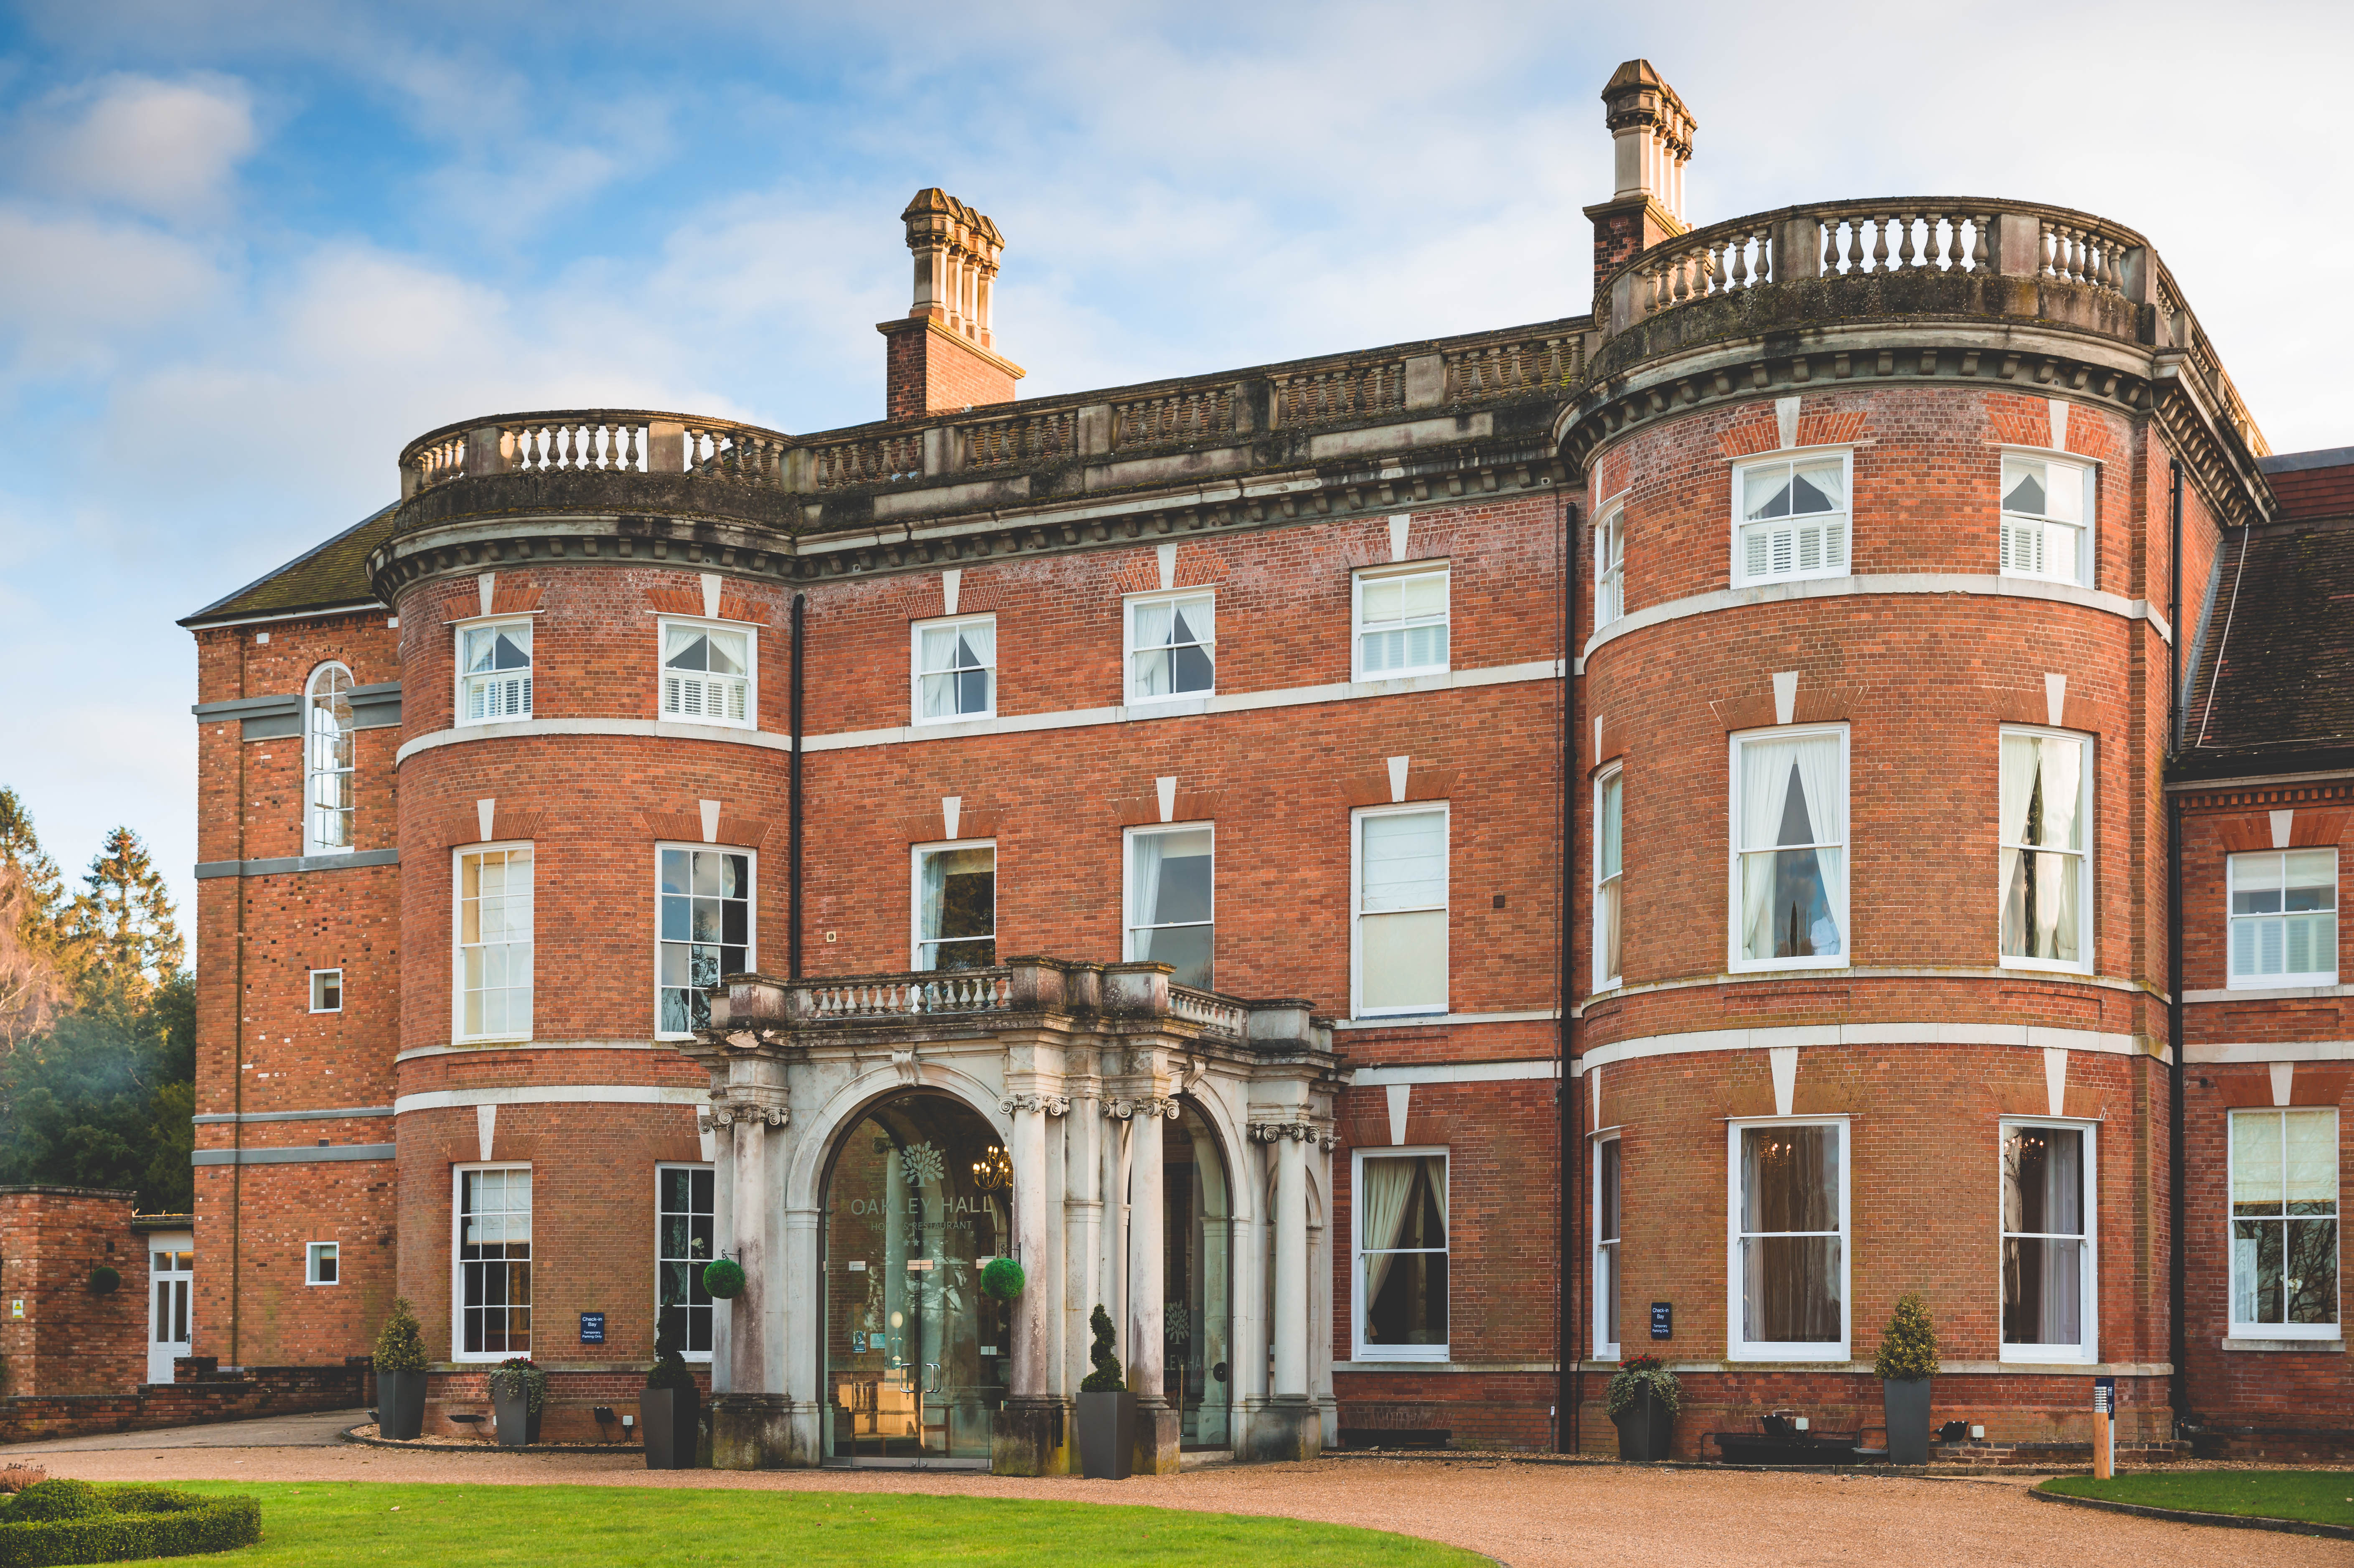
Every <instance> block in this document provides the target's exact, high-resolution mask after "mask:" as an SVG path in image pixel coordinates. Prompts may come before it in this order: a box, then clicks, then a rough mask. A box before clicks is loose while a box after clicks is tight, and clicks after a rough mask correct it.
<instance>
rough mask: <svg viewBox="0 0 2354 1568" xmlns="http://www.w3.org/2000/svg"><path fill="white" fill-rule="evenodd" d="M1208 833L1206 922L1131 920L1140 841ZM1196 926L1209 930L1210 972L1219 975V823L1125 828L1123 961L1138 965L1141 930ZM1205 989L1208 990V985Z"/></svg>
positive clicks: (1121, 915)
mask: <svg viewBox="0 0 2354 1568" xmlns="http://www.w3.org/2000/svg"><path fill="white" fill-rule="evenodd" d="M1192 832H1205V833H1208V834H1209V835H1210V917H1209V918H1208V919H1207V920H1171V921H1165V922H1154V923H1152V924H1150V925H1143V926H1140V925H1136V924H1134V923H1132V922H1131V921H1130V919H1129V916H1130V915H1132V914H1133V913H1134V912H1135V905H1134V903H1133V901H1132V895H1133V893H1134V889H1135V884H1136V843H1137V841H1138V840H1139V839H1147V838H1163V837H1166V836H1168V835H1169V834H1171V833H1192ZM1195 926H1206V927H1209V928H1210V973H1211V976H1212V978H1213V979H1214V978H1215V977H1216V975H1217V972H1218V824H1217V823H1216V821H1190V822H1148V823H1145V824H1143V825H1141V826H1138V827H1132V828H1125V829H1122V830H1121V832H1120V835H1119V927H1120V928H1119V950H1120V955H1121V958H1122V960H1123V961H1125V962H1128V963H1131V964H1132V963H1137V962H1140V961H1141V960H1140V959H1138V957H1137V952H1136V948H1137V941H1136V934H1137V933H1138V932H1139V931H1175V930H1182V929H1188V928H1190V927H1195ZM1202 989H1204V990H1205V991H1206V990H1209V989H1211V988H1210V987H1208V986H1204V987H1203V988H1202Z"/></svg>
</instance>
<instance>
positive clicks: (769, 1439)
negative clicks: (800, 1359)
mask: <svg viewBox="0 0 2354 1568" xmlns="http://www.w3.org/2000/svg"><path fill="white" fill-rule="evenodd" d="M725 1073H726V1080H725V1082H724V1083H722V1084H719V1085H715V1086H714V1087H713V1089H712V1094H711V1120H712V1125H713V1128H714V1130H715V1131H716V1132H717V1133H719V1134H720V1135H721V1137H720V1142H721V1146H722V1156H723V1160H724V1162H725V1163H724V1166H723V1169H722V1171H721V1172H720V1179H721V1181H724V1182H725V1183H726V1186H727V1188H728V1203H727V1208H728V1219H729V1222H730V1224H729V1227H728V1229H727V1231H726V1232H725V1233H723V1234H722V1236H721V1239H720V1242H719V1249H720V1251H721V1253H722V1254H723V1255H728V1256H732V1257H733V1258H734V1259H735V1260H736V1262H737V1265H738V1266H741V1267H742V1269H743V1270H744V1293H743V1294H742V1295H740V1296H738V1297H737V1298H736V1299H735V1301H734V1302H733V1303H732V1304H731V1305H730V1307H729V1309H728V1335H727V1359H728V1365H727V1372H728V1376H727V1384H728V1387H727V1392H726V1393H724V1394H720V1395H718V1396H716V1397H715V1398H714V1399H713V1400H712V1402H711V1463H712V1467H714V1468H715V1469H722V1470H752V1469H766V1468H773V1467H779V1466H785V1465H797V1464H813V1463H815V1462H816V1460H815V1456H814V1455H811V1454H807V1453H805V1452H804V1451H803V1449H802V1447H801V1445H799V1444H798V1443H797V1442H796V1441H795V1436H794V1433H793V1431H792V1425H791V1420H790V1413H791V1405H792V1401H791V1399H790V1396H788V1394H787V1393H786V1392H785V1353H784V1352H785V1288H784V1284H785V1277H784V1264H785V1259H784V1257H783V1255H782V1251H781V1240H780V1238H779V1236H778V1234H777V1224H776V1216H777V1214H778V1213H779V1210H780V1209H781V1208H782V1207H783V1199H784V1192H783V1181H784V1172H783V1163H784V1157H783V1156H784V1143H785V1138H784V1128H785V1125H786V1123H787V1121H788V1120H789V1119H790V1109H789V1107H788V1103H787V1096H786V1092H785V1080H784V1064H783V1063H781V1062H778V1061H774V1060H771V1059H769V1058H766V1057H760V1056H749V1055H747V1056H737V1057H732V1058H730V1059H729V1061H728V1062H727V1064H726V1068H725Z"/></svg>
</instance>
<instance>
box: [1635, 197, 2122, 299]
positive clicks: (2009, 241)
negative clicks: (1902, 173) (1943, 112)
mask: <svg viewBox="0 0 2354 1568" xmlns="http://www.w3.org/2000/svg"><path fill="white" fill-rule="evenodd" d="M2148 260H2149V256H2148V241H2147V240H2145V239H2144V238H2142V237H2141V236H2140V235H2138V234H2136V233H2134V232H2133V231H2132V230H2131V229H2128V228H2123V227H2121V226H2120V225H2117V224H2114V223H2111V222H2109V221H2108V220H2107V219H2105V218H2100V217H2093V216H2092V215H2090V214H2088V213H2081V212H2072V211H2070V210H2068V209H2067V208H2064V207H2038V206H2034V205H2032V204H2028V203H2014V202H1997V201H1988V200H1982V199H1974V198H1968V197H1950V196H1917V197H1891V198H1888V199H1885V200H1877V201H1841V202H1823V203H1818V204H1813V205H1809V206H1806V207H1784V208H1782V209H1781V210H1779V211H1777V212H1768V213H1759V214H1755V215H1752V216H1749V217H1736V218H1732V219H1729V220H1727V221H1725V222H1723V223H1717V224H1711V225H1710V226H1709V227H1707V228H1697V229H1694V230H1692V231H1691V233H1689V234H1683V235H1679V236H1678V237H1677V238H1673V239H1671V240H1669V241H1667V242H1666V243H1664V244H1660V245H1655V246H1653V247H1651V249H1649V250H1646V251H1644V252H1643V253H1642V254H1640V255H1638V256H1637V257H1636V258H1634V259H1633V260H1631V261H1629V262H1628V264H1627V265H1626V266H1625V267H1624V268H1622V269H1621V270H1619V271H1618V273H1617V275H1616V276H1615V277H1614V278H1613V279H1612V280H1611V281H1610V284H1609V289H1608V296H1609V305H1610V311H1609V320H1608V329H1609V330H1610V331H1612V332H1619V331H1624V330H1625V329H1626V328H1627V327H1628V326H1630V325H1632V324H1634V323H1637V322H1639V321H1643V320H1645V319H1647V318H1649V317H1650V316H1652V315H1656V314H1657V313H1659V312H1661V311H1667V310H1672V309H1674V308H1675V307H1677V306H1678V305H1681V304H1684V303H1687V302H1691V301H1694V300H1705V299H1712V298H1715V297H1718V296H1722V295H1726V294H1738V293H1741V292H1743V291H1746V290H1749V289H1754V288H1757V287H1760V286H1762V285H1765V284H1768V283H1796V282H1801V281H1806V280H1808V279H1815V278H1852V277H1858V276H1863V275H1874V276H1897V275H1903V274H1908V273H1909V274H1924V273H1979V274H1986V275H1988V276H2003V277H2019V278H2032V279H2035V280H2038V281H2043V282H2052V283H2069V284H2074V285H2077V286H2079V287H2083V288H2088V289H2094V290H2099V291H2105V292H2106V293H2109V294H2114V295H2116V296H2118V297H2120V298H2123V299H2126V300H2129V301H2132V302H2135V303H2147V302H2148V294H2147V289H2148V284H2149V278H2150V269H2149V266H2148Z"/></svg>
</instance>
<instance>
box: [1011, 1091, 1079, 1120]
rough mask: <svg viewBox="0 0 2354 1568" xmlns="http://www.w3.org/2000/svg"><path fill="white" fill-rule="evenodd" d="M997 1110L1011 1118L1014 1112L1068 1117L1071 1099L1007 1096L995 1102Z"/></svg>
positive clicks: (1021, 1095) (1025, 1095)
mask: <svg viewBox="0 0 2354 1568" xmlns="http://www.w3.org/2000/svg"><path fill="white" fill-rule="evenodd" d="M997 1108H998V1111H999V1113H1000V1114H1002V1115H1004V1116H1012V1115H1013V1114H1014V1113H1015V1112H1016V1111H1043V1112H1044V1113H1045V1114H1046V1115H1048V1116H1068V1115H1070V1114H1071V1097H1070V1096H1068V1095H1034V1094H1020V1095H1007V1096H1006V1097H1004V1098H1003V1099H1001V1100H999V1101H998V1102H997Z"/></svg>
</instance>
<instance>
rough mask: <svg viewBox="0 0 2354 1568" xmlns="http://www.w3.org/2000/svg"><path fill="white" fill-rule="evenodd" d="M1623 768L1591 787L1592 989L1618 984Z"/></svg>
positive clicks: (1604, 988)
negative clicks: (1592, 842) (1592, 822)
mask: <svg viewBox="0 0 2354 1568" xmlns="http://www.w3.org/2000/svg"><path fill="white" fill-rule="evenodd" d="M1626 799H1627V773H1626V769H1624V768H1612V769H1611V770H1610V771H1609V772H1607V773H1606V774H1604V775H1603V776H1602V777H1601V778H1600V779H1597V780H1596V783H1595V786H1594V989H1595V990H1596V991H1607V990H1609V989H1610V988H1611V987H1612V986H1615V985H1617V983H1618V974H1619V969H1618V944H1619V940H1620V938H1619V914H1620V910H1621V907H1622V906H1621V904H1620V892H1619V890H1620V886H1621V885H1622V883H1623V882H1624V880H1625V879H1624V877H1623V876H1622V875H1621V872H1622V870H1623V868H1624V853H1625V851H1624V845H1623V843H1622V842H1621V841H1622V838H1623V835H1624V823H1625V815H1626V812H1625V807H1626Z"/></svg>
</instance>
